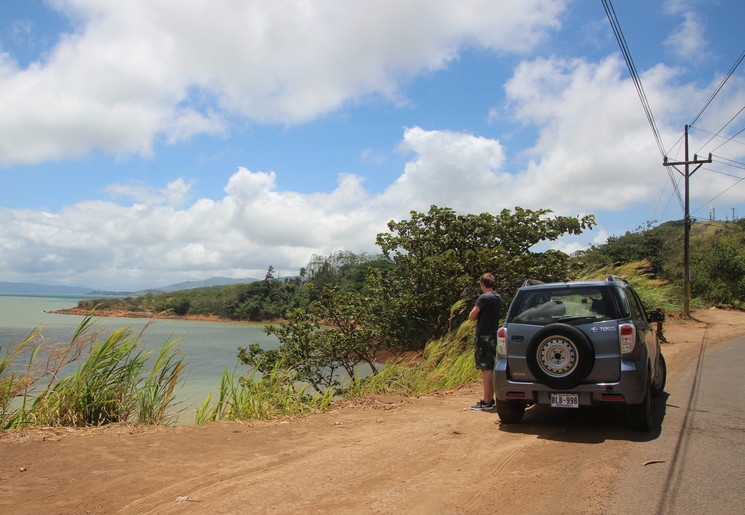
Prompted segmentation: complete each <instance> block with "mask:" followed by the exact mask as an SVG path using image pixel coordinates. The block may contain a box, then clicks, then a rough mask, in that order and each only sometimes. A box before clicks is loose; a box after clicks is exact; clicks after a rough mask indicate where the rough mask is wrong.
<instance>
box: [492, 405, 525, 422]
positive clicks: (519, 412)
mask: <svg viewBox="0 0 745 515" xmlns="http://www.w3.org/2000/svg"><path fill="white" fill-rule="evenodd" d="M497 414H498V415H499V420H501V421H502V423H503V424H519V423H520V422H522V420H523V415H524V414H525V403H524V402H522V401H500V400H499V399H497Z"/></svg>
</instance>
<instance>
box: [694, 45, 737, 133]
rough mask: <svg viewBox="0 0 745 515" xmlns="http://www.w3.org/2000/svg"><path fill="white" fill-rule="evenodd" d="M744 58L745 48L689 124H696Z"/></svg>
mask: <svg viewBox="0 0 745 515" xmlns="http://www.w3.org/2000/svg"><path fill="white" fill-rule="evenodd" d="M743 59H745V50H743V51H742V53H741V54H740V57H738V58H737V61H735V64H733V65H732V68H730V69H729V72H727V75H725V76H724V78H723V79H722V82H720V83H719V86H718V87H717V89H716V90H715V91H714V93H712V95H711V97H710V98H709V100H707V102H706V103H705V104H704V107H702V108H701V110H700V111H699V112H698V114H697V115H696V117H695V118H694V119H693V121H692V122H691V123H689V124H688V125H693V124H695V123H696V121H697V120H698V119H699V117H700V116H701V115H702V114H703V113H704V111H706V108H707V107H709V104H711V101H712V100H714V97H716V96H717V94H719V91H720V90H721V89H722V88H723V87H724V85H725V84H726V83H727V81H728V80H729V78H730V77H731V76H732V74H733V73H734V72H735V70H736V69H737V67H738V66H740V63H741V62H742V60H743Z"/></svg>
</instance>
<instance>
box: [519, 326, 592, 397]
mask: <svg viewBox="0 0 745 515" xmlns="http://www.w3.org/2000/svg"><path fill="white" fill-rule="evenodd" d="M526 358H527V361H528V368H529V369H530V371H531V373H532V374H533V377H535V378H536V380H537V381H538V382H540V383H543V384H545V385H546V386H548V387H551V388H555V389H557V390H563V389H567V388H574V387H575V386H577V385H578V384H579V383H580V382H581V381H582V380H583V379H584V378H585V377H587V375H588V374H589V373H590V371H591V370H592V366H593V364H594V363H595V351H594V350H593V348H592V344H591V343H590V340H588V338H587V336H585V334H584V333H583V332H582V331H580V330H579V329H577V328H576V327H573V326H571V325H567V324H549V325H547V326H546V327H544V328H543V329H541V330H540V331H538V332H537V333H536V334H535V336H533V339H532V340H530V343H529V344H528V349H527V355H526Z"/></svg>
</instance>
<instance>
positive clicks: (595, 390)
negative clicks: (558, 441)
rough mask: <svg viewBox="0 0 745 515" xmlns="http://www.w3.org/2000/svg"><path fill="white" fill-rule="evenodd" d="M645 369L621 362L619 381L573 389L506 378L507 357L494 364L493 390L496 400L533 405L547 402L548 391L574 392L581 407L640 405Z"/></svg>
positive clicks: (643, 393) (549, 395)
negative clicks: (556, 387) (577, 395)
mask: <svg viewBox="0 0 745 515" xmlns="http://www.w3.org/2000/svg"><path fill="white" fill-rule="evenodd" d="M646 382H647V378H646V368H641V369H640V368H639V367H638V366H637V363H636V362H634V361H622V362H621V374H620V380H619V381H617V382H613V383H581V384H579V385H577V386H575V387H574V388H568V389H565V390H557V389H555V388H550V387H548V386H546V385H544V384H541V383H538V382H529V381H512V380H510V379H509V371H508V369H507V360H506V359H497V362H496V364H495V366H494V392H495V394H496V397H497V399H499V400H501V401H505V400H518V401H519V400H522V401H525V402H530V403H532V404H547V405H548V404H550V403H551V393H577V394H579V405H580V406H592V405H594V404H608V403H611V404H613V403H616V404H641V403H642V401H644V395H645V394H646V387H645V386H646Z"/></svg>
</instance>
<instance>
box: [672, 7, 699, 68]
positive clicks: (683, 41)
mask: <svg viewBox="0 0 745 515" xmlns="http://www.w3.org/2000/svg"><path fill="white" fill-rule="evenodd" d="M695 3H696V2H693V1H691V0H668V1H667V2H665V10H666V11H667V12H668V13H669V14H671V15H675V16H681V17H682V18H683V21H682V22H681V23H680V24H679V25H677V26H676V27H675V32H673V33H672V34H670V36H668V38H667V39H666V40H665V46H666V47H667V48H668V50H669V51H670V52H672V53H673V54H674V55H676V56H677V57H679V58H681V59H685V60H688V61H693V62H701V61H703V60H704V59H706V58H707V57H709V52H708V51H707V45H708V43H707V41H706V36H705V34H704V33H705V30H704V24H703V23H701V21H699V18H700V16H701V15H700V14H699V13H697V12H696V11H695V10H694V9H693V7H694V5H695Z"/></svg>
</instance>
